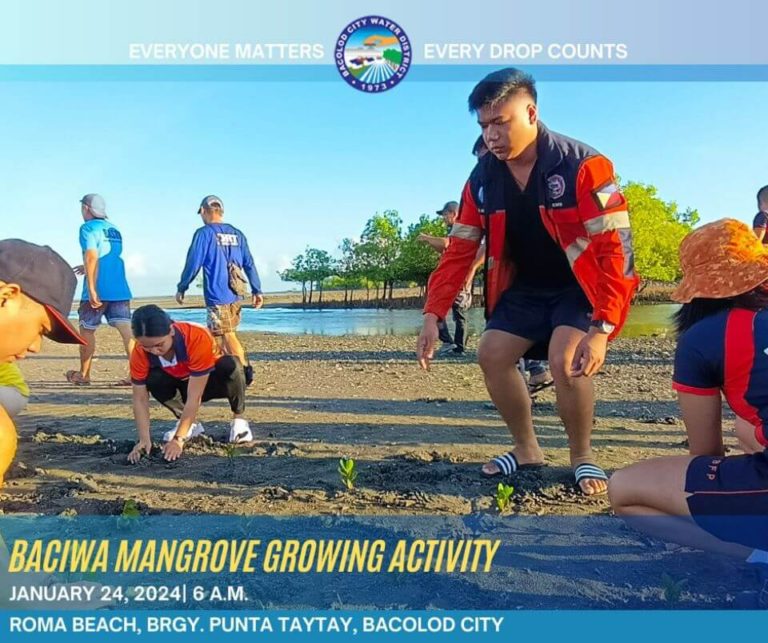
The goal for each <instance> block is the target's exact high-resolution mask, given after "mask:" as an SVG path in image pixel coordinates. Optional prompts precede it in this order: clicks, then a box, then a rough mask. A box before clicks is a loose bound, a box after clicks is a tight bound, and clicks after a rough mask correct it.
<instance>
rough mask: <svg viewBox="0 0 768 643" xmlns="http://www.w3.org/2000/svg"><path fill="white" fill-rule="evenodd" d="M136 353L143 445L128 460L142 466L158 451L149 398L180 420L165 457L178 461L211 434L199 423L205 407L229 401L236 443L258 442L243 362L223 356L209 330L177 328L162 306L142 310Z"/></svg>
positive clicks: (136, 411)
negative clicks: (248, 414)
mask: <svg viewBox="0 0 768 643" xmlns="http://www.w3.org/2000/svg"><path fill="white" fill-rule="evenodd" d="M131 328H132V330H133V336H134V337H135V338H136V347H135V348H134V350H133V352H132V353H131V358H130V367H131V383H132V384H133V416H134V418H135V420H136V429H137V430H138V433H139V441H138V442H137V443H136V446H135V447H134V448H133V450H132V451H131V453H130V454H129V455H128V461H129V462H132V463H134V464H135V463H136V462H138V461H139V460H140V459H141V456H142V453H149V452H150V450H151V448H152V440H151V437H150V421H149V396H150V395H151V396H152V397H154V398H155V399H156V400H157V401H158V402H160V404H162V405H163V406H165V407H166V408H167V409H169V410H170V411H171V412H172V413H173V414H174V415H175V416H176V419H177V420H178V421H177V422H176V427H175V429H174V430H171V431H168V432H166V433H165V435H164V439H165V445H164V446H163V457H164V458H165V459H166V460H169V461H173V460H177V459H178V458H179V457H180V456H181V453H182V451H183V449H184V443H185V442H186V441H187V440H189V439H190V438H193V437H195V436H197V435H200V434H202V433H204V432H205V429H204V428H203V425H202V424H201V423H200V422H196V421H195V420H196V417H197V412H198V410H199V409H200V405H201V404H202V403H203V402H207V401H208V400H214V399H226V400H229V406H230V408H231V409H232V423H231V426H230V432H229V441H230V442H249V441H251V440H253V435H252V434H251V429H250V427H249V426H248V421H247V420H246V419H245V418H244V417H243V413H244V411H245V388H246V385H245V375H244V373H243V366H242V364H240V360H238V359H237V357H234V356H232V355H222V354H221V353H220V352H219V349H218V346H217V344H216V340H215V339H214V338H213V336H212V335H211V333H210V332H209V331H208V329H207V328H204V327H203V326H198V325H197V324H190V323H186V322H174V321H172V320H171V318H170V317H169V316H168V314H167V313H166V312H165V311H164V310H162V309H161V308H159V307H158V306H154V305H150V306H142V307H140V308H137V309H136V311H135V312H134V313H133V318H132V320H131Z"/></svg>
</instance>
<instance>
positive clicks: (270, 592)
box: [0, 329, 757, 609]
mask: <svg viewBox="0 0 768 643" xmlns="http://www.w3.org/2000/svg"><path fill="white" fill-rule="evenodd" d="M244 340H245V343H246V346H247V350H248V352H249V354H250V355H251V357H252V360H253V362H254V365H255V368H256V381H255V382H254V384H253V385H252V387H251V388H250V389H249V398H248V409H247V415H248V417H249V419H250V422H251V427H252V429H253V433H254V437H255V440H254V441H253V443H251V444H248V445H245V446H242V447H238V448H237V449H231V448H229V447H228V446H227V445H226V444H225V442H224V441H225V439H226V436H227V434H228V422H229V411H228V408H227V406H226V405H225V403H222V402H213V403H209V404H206V405H205V406H204V408H203V410H202V413H201V420H202V421H203V423H204V424H205V426H206V430H207V435H206V436H205V437H203V438H199V439H196V440H194V441H193V442H191V443H190V444H188V446H187V447H186V448H185V452H184V455H183V457H182V459H181V460H179V461H178V462H176V463H173V464H168V463H166V462H164V461H163V460H162V458H161V457H160V455H159V453H158V448H157V446H158V442H159V440H160V438H161V435H162V432H163V431H165V430H167V429H169V428H172V426H173V423H174V421H173V418H172V416H171V415H170V413H168V412H167V411H166V410H165V409H163V408H161V407H160V406H159V405H157V404H156V403H153V404H152V412H151V416H152V422H153V425H152V426H153V437H154V439H155V441H156V445H155V449H154V451H153V454H152V455H151V456H150V457H149V458H146V459H144V460H143V461H142V462H141V463H140V464H139V465H135V466H134V465H130V464H128V463H127V461H126V455H127V453H128V452H129V450H130V449H131V447H132V446H133V444H134V442H135V437H136V436H135V429H134V426H133V420H132V412H131V405H130V389H128V388H118V387H115V386H113V385H112V383H113V382H115V381H117V380H118V379H120V378H121V377H122V376H123V375H124V374H125V367H126V364H125V359H124V357H123V356H122V355H121V354H120V344H119V340H118V337H117V335H116V333H114V332H113V331H111V330H110V329H102V330H100V331H99V334H98V343H99V346H98V355H99V357H98V360H97V361H96V363H95V366H94V373H93V380H94V381H93V384H92V385H91V386H88V387H75V386H72V385H70V384H68V383H66V382H65V380H64V372H65V371H66V370H67V369H69V368H75V367H76V365H77V357H76V352H75V350H73V348H72V347H66V346H61V345H56V344H50V343H47V344H46V345H45V347H44V351H43V353H42V354H41V355H39V356H36V357H33V358H31V359H28V360H26V361H24V362H22V363H21V367H22V370H23V371H24V373H25V375H26V377H27V379H28V381H29V384H30V386H31V388H32V391H33V395H32V399H31V403H30V405H29V408H28V410H27V411H26V412H25V413H24V414H23V415H22V416H21V417H20V418H19V422H18V425H19V431H20V434H21V441H20V445H19V452H18V455H17V458H16V464H15V465H14V467H13V469H12V472H11V474H10V475H9V476H8V480H7V484H6V486H5V488H4V489H3V491H2V493H0V508H2V511H3V512H4V513H6V514H10V515H18V514H22V513H25V514H26V513H33V514H46V515H49V516H55V515H65V516H72V515H81V516H82V515H94V514H97V515H120V514H121V513H122V512H123V510H124V508H125V505H126V501H129V500H130V501H133V502H135V503H136V506H137V507H138V509H139V511H140V512H141V514H143V515H150V516H151V515H153V514H163V515H165V516H168V515H170V514H181V515H184V516H189V517H194V516H195V515H198V514H202V515H209V516H210V515H211V514H228V515H230V516H235V515H241V516H242V515H246V516H254V515H257V514H262V515H263V514H267V515H271V516H294V517H304V516H312V515H320V516H328V517H329V519H333V520H338V519H342V517H343V516H349V517H350V518H352V517H354V516H363V517H364V516H381V517H382V518H380V520H385V519H386V517H387V516H396V517H398V519H400V518H402V517H407V516H410V517H414V516H415V517H419V516H423V521H424V522H423V526H424V529H426V530H427V531H430V530H429V529H428V525H429V524H431V523H429V522H428V521H429V520H435V519H439V518H441V517H442V519H444V520H450V521H453V522H452V523H451V524H454V523H455V522H456V521H457V520H458V521H459V523H458V527H457V528H455V527H452V528H451V529H454V530H456V529H458V531H456V537H459V538H462V537H472V534H478V533H483V532H488V533H491V532H493V530H494V529H496V527H495V526H494V524H493V523H490V524H491V526H490V527H488V529H487V530H486V529H485V528H484V527H483V525H484V521H488V520H491V521H493V520H495V521H498V520H499V519H498V517H497V512H496V509H495V506H494V505H495V502H494V499H493V493H494V491H495V489H496V485H497V484H498V480H497V479H493V480H489V479H484V478H482V477H481V476H480V473H479V471H480V466H481V464H482V463H483V462H485V461H486V460H488V459H489V458H491V457H492V456H494V455H498V454H499V453H502V452H503V451H505V450H507V449H508V448H509V446H510V439H509V436H508V433H507V430H506V428H505V427H504V425H503V424H502V422H501V420H500V418H499V416H498V415H497V413H496V412H495V410H493V408H492V407H489V404H488V399H487V396H486V392H485V388H484V385H483V382H482V378H481V375H480V371H479V367H478V366H477V364H476V361H475V357H476V355H475V353H474V351H473V350H470V352H469V354H468V355H466V356H465V357H464V358H450V359H441V360H437V361H436V362H435V363H434V365H433V368H432V370H431V371H429V372H428V373H423V372H421V371H420V370H419V369H418V367H417V365H416V363H415V361H414V355H413V346H414V339H413V338H408V337H392V336H386V337H343V338H336V337H319V336H285V335H265V334H258V335H256V334H250V335H248V334H246V335H244ZM672 351H673V344H672V342H671V340H669V339H665V338H647V339H642V340H618V341H617V342H615V343H614V344H613V346H612V349H611V351H610V354H609V359H608V362H607V364H606V366H605V367H604V369H603V371H602V373H601V374H599V375H598V376H597V378H596V383H597V390H598V400H599V401H598V402H597V406H596V420H595V430H594V446H595V449H596V454H597V458H598V462H599V463H600V464H602V465H603V466H604V467H605V468H606V469H607V470H608V471H609V472H610V471H613V470H615V469H618V468H621V467H623V466H625V465H627V464H630V463H632V462H636V461H637V460H640V459H643V458H649V457H653V456H661V455H673V454H684V453H686V449H685V442H684V440H685V435H684V429H683V426H682V423H681V422H680V420H679V412H678V409H677V407H676V404H675V403H674V401H673V394H672V390H671V387H670V379H671V359H672ZM534 414H535V418H534V419H535V426H536V430H537V433H538V435H539V436H540V440H541V444H542V446H543V447H544V449H545V452H546V459H547V464H548V466H547V467H545V468H543V469H540V470H536V471H530V472H524V473H521V474H518V475H516V476H515V477H514V478H513V479H512V480H511V481H510V482H511V484H513V486H514V487H515V491H514V495H513V496H512V506H511V514H510V515H511V516H513V517H515V516H517V522H515V521H514V520H513V521H512V522H511V523H506V522H505V523H503V525H502V526H501V528H500V531H498V532H496V533H497V534H498V535H499V537H501V538H502V539H503V542H504V547H503V548H502V551H503V555H502V556H501V559H500V563H499V564H500V565H501V566H500V567H499V571H498V574H497V575H496V576H493V577H488V578H485V577H483V576H482V575H472V577H465V576H462V577H461V578H458V577H457V578H456V579H454V578H453V577H451V578H450V579H449V578H448V577H445V578H444V580H438V579H437V578H436V579H434V582H433V581H429V582H427V581H409V582H410V583H411V584H410V585H409V586H408V590H407V591H405V590H403V591H405V593H404V594H403V598H402V600H400V598H397V599H396V600H395V596H398V597H399V596H400V594H401V593H402V592H401V591H400V589H397V591H395V590H394V589H392V588H390V589H385V586H384V585H381V582H383V581H382V580H381V579H379V580H376V578H375V577H371V578H370V579H368V578H367V577H366V578H365V580H364V583H363V585H359V584H358V585H356V586H354V585H353V586H352V587H351V588H350V587H348V586H345V585H344V584H343V583H341V581H339V583H340V584H334V585H328V586H326V585H323V587H326V588H327V589H328V592H326V593H325V594H323V596H322V597H320V596H319V595H318V594H317V591H316V589H317V588H316V587H315V586H314V585H313V584H312V583H310V584H309V585H307V584H304V585H301V584H294V583H293V581H290V583H289V581H287V580H286V581H285V582H286V583H289V584H288V585H285V587H283V589H285V592H286V596H287V598H286V599H285V600H283V599H282V597H281V594H280V593H279V592H278V593H277V594H275V593H274V592H275V590H276V589H279V587H277V586H275V585H273V584H270V585H268V586H267V585H265V587H264V599H263V601H264V605H265V606H275V605H278V606H280V605H283V606H286V605H287V606H296V604H297V602H298V604H308V605H315V606H317V607H323V606H325V607H333V606H338V605H337V603H339V602H340V604H342V605H344V606H350V605H356V606H378V607H386V606H390V607H391V606H397V605H398V604H399V603H398V602H397V601H400V602H402V603H403V604H407V605H409V606H411V607H421V608H424V607H454V608H456V607H462V608H474V609H480V608H486V609H493V608H498V609H514V608H516V607H517V608H521V607H522V608H542V607H543V608H595V607H597V608H616V607H622V608H643V609H645V608H668V607H683V608H691V607H694V608H700V607H708V608H712V607H717V608H728V607H734V606H737V605H739V604H740V603H739V601H740V600H741V598H739V597H740V596H741V597H743V596H746V595H745V594H740V592H742V591H744V590H746V589H749V590H754V589H755V587H756V586H757V585H756V583H757V580H756V578H755V576H754V573H753V572H752V571H751V570H747V569H746V568H745V567H744V565H743V564H741V563H740V562H739V561H725V560H723V559H715V560H712V559H711V558H708V557H704V555H703V554H700V553H697V552H694V551H693V550H689V549H686V548H681V547H679V546H676V545H670V544H664V543H660V542H657V541H652V540H649V539H647V538H645V537H643V536H641V535H639V534H637V533H636V532H634V531H632V530H630V529H628V528H627V527H626V526H625V525H624V523H623V522H622V521H620V520H618V519H617V518H613V517H611V516H610V508H609V504H608V501H607V499H606V498H605V497H600V498H587V497H584V496H582V495H581V494H580V493H577V492H576V490H575V488H574V485H573V482H572V476H571V471H570V467H569V466H568V451H567V445H566V440H565V435H564V431H563V427H562V424H561V423H560V421H559V419H558V417H557V415H556V412H555V408H554V393H553V391H552V390H548V391H546V392H543V393H541V394H539V396H538V397H537V399H536V401H535V405H534ZM341 456H349V457H352V458H354V459H355V460H356V461H357V463H358V468H359V477H358V480H357V487H356V489H355V490H353V491H347V490H345V489H344V488H343V485H342V484H341V481H340V479H339V474H338V472H337V464H338V460H339V458H340V457H341ZM332 516H336V517H337V518H332ZM428 516H431V517H432V518H427V517H428ZM535 516H544V518H535ZM526 517H529V518H526ZM590 518H591V519H590ZM531 520H533V522H531ZM553 521H554V522H553ZM495 524H499V523H495ZM409 530H410V531H413V530H412V529H410V528H409ZM326 533H327V534H330V536H327V537H332V534H333V533H336V532H335V531H334V530H333V529H331V530H330V531H328V532H326ZM414 533H415V532H414ZM451 533H453V532H451ZM430 537H434V535H432V536H430ZM502 561H503V562H502ZM441 578H443V577H441ZM484 578H485V580H484ZM670 578H671V579H672V580H674V581H675V582H677V581H679V580H682V581H684V583H685V586H684V589H683V591H682V592H678V594H679V596H678V597H677V598H674V604H673V603H672V602H671V601H670V598H669V596H668V595H667V590H665V583H669V582H671V581H670V580H669V579H670ZM665 579H666V580H665ZM281 582H283V581H281ZM361 582H363V581H362V580H361ZM414 583H415V584H414ZM425 583H426V584H425ZM445 583H448V585H446V584H445ZM454 586H455V587H454ZM313 587H315V589H313ZM345 587H347V589H345ZM398 587H400V586H398ZM448 587H453V590H451V593H450V594H448V593H445V592H444V590H446V591H447V589H446V588H448ZM331 589H332V590H333V591H330V590H331ZM401 589H402V588H401ZM454 590H455V591H454ZM281 591H282V590H281ZM326 594H327V595H326ZM441 596H442V598H440V597H441ZM749 596H752V595H751V594H750V595H749ZM260 600H262V599H260ZM393 600H394V601H395V602H393ZM749 600H750V601H751V600H752V599H751V598H750V599H749Z"/></svg>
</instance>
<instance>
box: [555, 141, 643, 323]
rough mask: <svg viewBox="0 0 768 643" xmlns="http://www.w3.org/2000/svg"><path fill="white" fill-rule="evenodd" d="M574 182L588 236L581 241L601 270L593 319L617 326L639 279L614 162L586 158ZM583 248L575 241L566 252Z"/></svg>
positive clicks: (627, 211) (627, 218) (601, 157)
mask: <svg viewBox="0 0 768 643" xmlns="http://www.w3.org/2000/svg"><path fill="white" fill-rule="evenodd" d="M576 181H577V185H576V198H577V210H578V216H579V219H580V220H581V222H582V223H583V225H584V228H585V229H586V232H587V235H588V240H582V241H586V242H587V243H589V244H590V245H591V246H592V248H593V250H594V254H595V256H596V258H597V263H598V267H599V269H600V277H599V279H598V282H597V292H596V301H595V302H594V304H595V306H594V311H593V316H592V319H593V320H595V321H603V322H607V323H609V324H612V325H614V326H617V327H618V326H619V325H620V324H621V323H622V322H623V320H624V318H625V316H626V311H627V310H628V308H629V305H630V302H631V301H632V296H633V295H634V293H635V290H637V285H638V282H639V279H638V277H637V274H636V273H635V257H634V250H633V248H632V230H631V228H630V225H629V210H628V209H627V201H626V199H625V198H624V195H623V194H622V193H621V191H620V189H619V185H618V183H617V182H616V177H615V175H614V171H613V165H612V164H611V162H610V161H609V160H608V159H607V158H605V157H604V156H593V157H590V158H588V159H586V160H585V161H584V162H583V163H582V164H581V167H580V168H579V173H578V176H577V179H576ZM583 249H584V248H583V246H579V245H578V244H574V248H573V252H572V253H569V254H570V255H571V256H573V255H577V254H578V253H580V252H581V251H583ZM569 258H570V257H569ZM573 260H575V259H572V261H573Z"/></svg>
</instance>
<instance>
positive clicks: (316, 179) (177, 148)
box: [0, 79, 768, 296]
mask: <svg viewBox="0 0 768 643" xmlns="http://www.w3.org/2000/svg"><path fill="white" fill-rule="evenodd" d="M471 88H472V84H470V83H445V82H409V79H406V80H405V81H404V82H403V83H401V84H400V85H399V86H398V87H397V88H395V89H394V90H391V91H389V92H386V93H383V94H378V95H366V94H362V93H359V92H357V91H355V90H354V89H351V88H350V87H348V86H347V85H346V84H345V83H343V82H341V80H340V79H339V81H338V82H283V83H266V82H260V83H256V82H252V83H248V82H234V83H218V82H122V83H120V82H103V83H99V82H81V83H77V82H46V83H43V82H39V83H32V82H30V83H25V82H9V83H2V84H0V90H1V91H2V96H3V100H2V102H0V124H1V125H0V128H1V129H2V139H3V147H4V151H5V153H4V154H3V155H2V158H0V177H1V178H0V186H2V189H3V193H4V195H5V206H4V216H3V217H2V219H0V236H2V237H9V236H14V237H21V238H24V239H28V240H30V241H35V242H38V243H46V244H50V245H51V246H53V247H54V248H55V249H57V250H58V251H59V252H60V253H61V254H62V255H64V257H65V258H67V259H68V260H70V261H71V262H72V263H76V262H79V248H78V245H77V231H78V227H79V225H80V223H81V219H80V211H79V204H78V199H79V198H80V197H81V196H82V195H83V194H85V193H86V192H99V193H101V194H102V195H103V196H104V197H105V199H106V202H107V209H108V212H109V213H110V218H111V219H112V221H113V222H114V223H115V224H116V225H117V226H118V227H119V228H120V229H121V230H122V232H123V236H124V238H125V259H126V263H127V265H128V270H129V277H130V281H131V285H132V287H133V290H134V294H135V295H137V296H146V295H164V294H167V295H172V294H173V293H174V292H175V284H176V282H177V280H178V276H179V274H180V272H181V268H182V265H183V261H184V257H185V254H186V250H187V246H188V243H189V241H190V239H191V237H192V233H193V232H194V230H195V228H196V227H197V226H198V225H199V217H198V216H197V215H196V210H197V206H198V204H199V201H200V199H201V198H202V197H203V196H204V195H206V194H209V193H214V194H217V195H219V196H220V197H221V198H222V200H223V201H224V205H225V210H226V218H227V220H228V221H229V222H231V223H233V224H234V225H236V226H238V227H240V228H241V229H242V230H243V231H244V232H245V233H246V235H247V236H248V239H249V242H250V246H251V249H252V251H253V253H254V256H255V258H256V260H257V265H258V266H259V269H260V273H261V275H262V279H263V281H264V284H265V288H266V289H267V290H282V289H286V288H288V287H290V285H288V284H284V283H282V282H281V281H280V280H279V278H278V277H277V275H276V271H277V270H280V269H282V268H284V267H285V266H286V265H287V264H288V262H289V261H290V259H291V258H292V257H293V256H295V255H296V254H298V253H300V252H302V251H303V249H304V248H305V247H306V246H307V245H312V246H316V247H320V248H325V249H327V250H335V248H336V247H337V245H338V244H339V242H340V241H341V239H342V238H344V237H346V236H355V235H357V234H359V232H360V231H361V229H362V227H363V224H364V223H365V221H366V220H367V219H368V218H369V217H370V216H371V215H372V214H374V213H375V212H377V211H383V210H385V209H396V210H398V211H399V212H400V214H401V216H402V217H403V219H404V221H405V222H406V224H407V223H411V222H413V221H415V220H416V219H417V218H418V217H419V215H421V214H422V213H424V212H430V213H431V212H433V211H434V210H435V209H436V208H437V207H438V206H440V205H442V204H443V203H444V202H445V201H447V200H449V199H456V198H458V195H459V192H460V190H461V187H462V185H463V182H464V180H465V179H466V177H467V175H468V173H469V171H470V170H471V168H472V165H473V159H472V157H471V155H470V148H471V146H472V143H473V142H474V140H475V138H476V136H477V135H478V133H479V130H478V127H477V124H476V123H475V121H474V118H473V116H472V115H470V114H469V113H468V112H467V109H466V97H467V95H468V93H469V91H470V90H471ZM539 105H540V114H541V118H542V120H543V121H544V122H545V123H547V124H548V125H549V127H550V128H552V129H555V130H558V131H561V132H563V133H565V134H567V135H569V136H572V137H575V138H579V139H581V140H583V141H585V142H587V143H589V144H590V145H592V146H594V147H596V148H598V149H599V150H600V151H602V152H603V153H605V154H606V155H608V156H609V157H610V158H611V159H612V160H613V161H614V163H615V166H616V169H617V171H618V173H619V174H620V175H621V177H622V178H623V179H625V180H627V179H630V180H637V181H643V182H647V183H652V184H654V185H656V186H657V187H658V188H659V193H660V196H662V198H664V199H667V200H674V201H677V202H678V204H679V205H680V206H681V208H685V207H689V206H690V207H694V208H697V209H698V210H699V212H700V213H701V215H702V219H703V221H708V220H712V219H715V218H719V217H723V216H731V217H736V218H741V219H744V220H750V219H751V217H752V216H753V215H754V213H755V209H756V208H755V199H754V194H755V192H756V191H757V189H758V188H759V187H760V186H761V185H765V184H766V183H768V170H766V168H767V167H768V166H767V165H766V162H765V153H766V150H768V128H766V127H765V123H766V119H765V105H768V84H759V83H723V82H721V83H693V82H689V83H617V82H613V83H609V82H601V83H600V82H598V83H581V82H549V83H544V82H542V83H539Z"/></svg>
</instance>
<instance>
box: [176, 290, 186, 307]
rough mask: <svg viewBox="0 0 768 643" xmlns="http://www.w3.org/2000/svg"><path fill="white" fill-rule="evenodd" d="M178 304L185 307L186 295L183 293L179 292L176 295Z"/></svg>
mask: <svg viewBox="0 0 768 643" xmlns="http://www.w3.org/2000/svg"><path fill="white" fill-rule="evenodd" d="M176 303H177V304H178V305H179V306H183V305H184V293H183V292H177V293H176Z"/></svg>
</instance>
